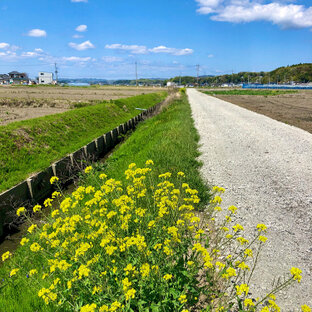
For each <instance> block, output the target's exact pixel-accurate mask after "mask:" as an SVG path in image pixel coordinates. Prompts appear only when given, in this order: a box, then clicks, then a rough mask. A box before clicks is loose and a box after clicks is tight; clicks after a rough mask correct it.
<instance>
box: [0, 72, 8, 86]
mask: <svg viewBox="0 0 312 312" xmlns="http://www.w3.org/2000/svg"><path fill="white" fill-rule="evenodd" d="M9 83H10V77H9V75H7V74H0V85H7V84H9Z"/></svg>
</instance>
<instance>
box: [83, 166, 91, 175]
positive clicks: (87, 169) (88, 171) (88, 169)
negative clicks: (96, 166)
mask: <svg viewBox="0 0 312 312" xmlns="http://www.w3.org/2000/svg"><path fill="white" fill-rule="evenodd" d="M92 169H93V168H92V166H88V167H86V169H85V170H84V172H85V173H86V174H88V173H90V172H91V171H92Z"/></svg>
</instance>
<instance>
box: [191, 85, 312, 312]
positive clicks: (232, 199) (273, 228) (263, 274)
mask: <svg viewBox="0 0 312 312" xmlns="http://www.w3.org/2000/svg"><path fill="white" fill-rule="evenodd" d="M187 94H188V96H189V101H190V104H191V107H192V112H193V118H194V120H195V126H196V128H197V129H198V131H199V134H200V137H201V140H200V144H201V147H200V151H201V153H202V155H201V156H200V160H201V161H202V162H203V167H202V169H201V171H202V175H203V176H204V178H205V180H206V181H207V182H208V183H209V184H211V185H218V186H222V187H224V188H225V189H226V193H225V194H224V195H223V200H224V201H223V204H224V207H227V206H229V205H236V206H237V207H238V208H239V211H238V220H237V221H238V222H239V223H241V224H242V225H243V226H244V227H245V229H246V231H247V233H251V232H252V231H253V228H254V227H255V226H256V225H257V224H258V223H264V224H266V225H267V226H268V233H267V237H268V239H269V240H268V242H267V243H266V246H265V247H264V249H263V251H262V255H261V257H260V260H259V264H258V267H257V269H256V271H255V274H254V278H253V279H252V281H251V292H252V296H254V297H256V296H257V295H261V294H263V293H264V292H265V291H266V290H270V289H271V285H272V281H273V279H274V278H277V277H279V276H283V275H285V274H287V275H289V269H290V268H291V267H292V266H294V267H298V268H300V269H301V270H302V275H303V278H302V281H301V283H300V284H297V283H296V285H294V286H292V287H291V289H288V290H286V291H283V292H282V293H280V295H279V296H278V300H277V303H278V304H279V305H280V306H281V310H282V311H283V312H284V311H298V310H299V308H300V305H302V304H308V305H312V134H310V133H308V132H306V131H304V130H301V129H299V128H296V127H293V126H289V125H286V124H284V123H281V122H279V121H276V120H273V119H271V118H268V117H266V116H263V115H260V114H257V113H254V112H251V111H249V110H246V109H244V108H241V107H238V106H236V105H234V104H231V103H228V102H225V101H222V100H220V99H217V98H214V97H211V96H208V95H205V94H203V93H201V92H198V91H196V90H194V89H188V90H187ZM247 236H248V234H247Z"/></svg>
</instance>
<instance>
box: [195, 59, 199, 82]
mask: <svg viewBox="0 0 312 312" xmlns="http://www.w3.org/2000/svg"><path fill="white" fill-rule="evenodd" d="M196 71H197V86H198V85H199V84H198V81H199V64H197V65H196Z"/></svg>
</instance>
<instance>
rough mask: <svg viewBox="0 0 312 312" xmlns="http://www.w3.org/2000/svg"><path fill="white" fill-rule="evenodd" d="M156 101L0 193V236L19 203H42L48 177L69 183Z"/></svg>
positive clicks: (46, 194)
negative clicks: (122, 122)
mask: <svg viewBox="0 0 312 312" xmlns="http://www.w3.org/2000/svg"><path fill="white" fill-rule="evenodd" d="M161 104H162V103H158V104H156V105H154V106H153V107H151V108H149V109H147V110H145V111H143V112H142V113H141V114H139V115H138V116H135V117H133V118H132V119H130V120H128V121H127V122H125V123H124V124H121V125H119V126H118V127H116V128H115V129H113V130H111V131H109V132H107V133H105V134H103V135H101V136H100V137H98V138H96V139H94V140H93V141H92V142H90V143H88V144H87V145H85V146H83V147H81V148H80V149H79V150H77V151H75V152H73V153H71V154H69V155H67V156H66V157H64V158H62V159H60V160H58V161H56V162H55V163H53V164H52V165H51V166H50V167H49V168H47V169H46V170H44V171H41V172H39V173H37V174H35V175H33V176H31V177H30V178H28V179H27V180H25V181H24V182H22V183H20V184H18V185H16V186H14V187H12V188H11V189H9V190H7V191H5V192H3V193H1V194H0V236H2V235H3V227H4V225H5V224H9V223H10V222H12V221H13V220H14V219H15V211H16V209H17V208H18V207H21V206H24V207H31V206H33V205H35V204H37V203H42V202H43V201H44V200H45V199H46V198H48V197H49V196H50V195H51V194H52V192H53V191H54V188H53V186H52V185H51V184H50V178H51V177H52V176H57V177H58V178H59V182H60V184H61V185H64V186H65V185H66V184H69V183H71V182H72V181H73V180H74V179H75V178H76V176H77V174H78V172H80V171H81V170H83V169H84V168H85V167H86V166H87V165H88V164H90V163H91V162H93V161H96V160H99V159H100V158H102V157H103V156H105V154H107V153H109V152H110V151H111V150H112V149H113V148H114V147H115V146H116V145H117V144H118V143H120V142H121V136H122V135H124V134H126V133H127V132H128V131H130V130H133V129H135V127H136V125H137V124H138V123H139V122H141V121H142V120H144V119H146V118H148V117H150V116H151V115H153V113H154V112H155V111H156V110H157V109H158V108H159V107H160V106H161Z"/></svg>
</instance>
